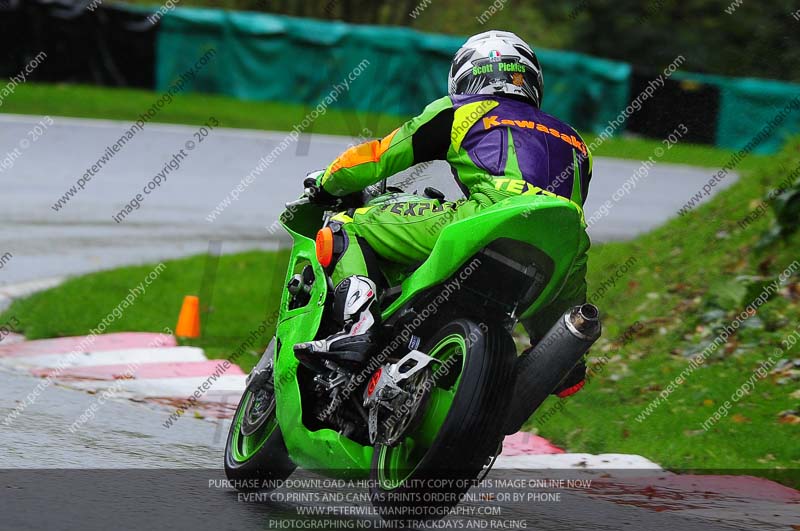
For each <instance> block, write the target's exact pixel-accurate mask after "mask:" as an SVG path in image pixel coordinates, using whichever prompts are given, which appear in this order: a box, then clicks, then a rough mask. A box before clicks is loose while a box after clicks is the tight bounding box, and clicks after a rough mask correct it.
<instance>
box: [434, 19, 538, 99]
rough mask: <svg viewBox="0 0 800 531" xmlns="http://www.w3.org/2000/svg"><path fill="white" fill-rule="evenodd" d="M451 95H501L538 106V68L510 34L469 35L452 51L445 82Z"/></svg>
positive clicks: (530, 53)
mask: <svg viewBox="0 0 800 531" xmlns="http://www.w3.org/2000/svg"><path fill="white" fill-rule="evenodd" d="M447 85H448V92H449V93H450V95H451V96H452V95H455V94H505V95H508V96H516V97H521V98H523V99H525V100H528V101H529V102H530V103H532V104H533V105H535V106H536V107H540V106H541V104H542V91H543V88H544V83H543V81H542V69H541V67H540V66H539V60H538V59H537V58H536V54H535V53H534V52H533V49H532V48H531V47H530V46H528V44H527V43H526V42H525V41H523V40H522V39H520V38H519V37H517V36H516V35H515V34H513V33H511V32H510V31H496V30H491V31H485V32H483V33H479V34H477V35H473V36H472V37H470V38H469V39H467V42H465V43H464V44H463V45H462V46H461V48H459V50H458V51H457V52H456V55H455V57H454V58H453V62H452V64H451V65H450V74H449V76H448V79H447Z"/></svg>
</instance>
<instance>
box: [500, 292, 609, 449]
mask: <svg viewBox="0 0 800 531" xmlns="http://www.w3.org/2000/svg"><path fill="white" fill-rule="evenodd" d="M599 313H600V312H599V311H598V309H597V307H596V306H594V305H593V304H582V305H580V306H575V307H573V308H570V309H569V310H568V311H567V312H566V313H565V314H564V315H563V316H562V317H560V318H559V319H558V321H556V323H555V324H554V325H553V327H552V328H551V329H550V330H549V331H548V332H547V334H545V335H544V337H543V338H542V339H541V341H539V342H538V343H537V344H536V346H535V347H534V348H533V349H531V350H529V351H528V352H527V353H525V354H523V355H522V356H520V357H519V358H517V366H516V368H515V375H516V381H515V383H514V394H513V396H512V397H511V406H510V408H509V411H508V416H507V417H506V422H505V425H504V432H505V433H506V434H508V435H510V434H512V433H516V432H517V431H519V429H520V428H521V427H522V424H523V423H525V421H526V420H528V418H530V416H531V415H533V413H534V411H536V409H537V408H538V407H539V406H540V405H542V402H544V401H545V399H546V398H547V397H548V395H549V394H550V393H551V392H552V391H553V389H555V388H556V386H558V384H559V383H561V381H562V380H563V379H564V378H565V377H566V376H567V374H569V371H570V370H572V368H573V367H574V366H575V365H577V363H578V362H579V361H580V359H581V357H583V355H584V354H586V352H587V351H588V350H589V348H590V347H591V346H592V345H593V344H594V342H595V341H597V339H598V338H599V337H600V332H601V328H602V327H601V325H600V315H599Z"/></svg>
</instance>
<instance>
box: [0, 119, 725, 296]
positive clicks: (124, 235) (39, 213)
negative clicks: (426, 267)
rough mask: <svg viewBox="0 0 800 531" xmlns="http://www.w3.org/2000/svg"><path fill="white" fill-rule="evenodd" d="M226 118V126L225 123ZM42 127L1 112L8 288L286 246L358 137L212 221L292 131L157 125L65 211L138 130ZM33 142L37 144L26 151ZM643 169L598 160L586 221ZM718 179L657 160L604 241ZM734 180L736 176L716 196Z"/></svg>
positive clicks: (327, 142) (274, 179)
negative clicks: (293, 205)
mask: <svg viewBox="0 0 800 531" xmlns="http://www.w3.org/2000/svg"><path fill="white" fill-rule="evenodd" d="M218 118H219V120H220V121H221V122H222V125H224V118H223V117H218ZM40 120H41V118H39V117H31V116H17V115H0V159H3V158H4V157H6V155H7V154H8V153H13V150H14V149H17V150H18V154H14V155H12V157H11V159H13V160H10V163H8V164H5V165H4V166H6V167H2V168H0V183H2V185H3V186H2V192H0V242H2V246H0V254H3V253H5V252H9V253H11V254H13V259H11V260H10V261H8V263H5V264H4V266H3V269H2V270H0V286H2V285H4V284H13V283H18V282H22V281H28V280H38V279H41V278H46V277H53V276H62V275H72V274H80V273H85V272H88V271H92V270H98V269H106V268H110V267H114V266H118V265H123V264H125V265H127V264H134V263H144V262H152V261H154V260H157V259H164V258H171V257H177V256H183V255H187V254H194V253H202V252H206V250H207V249H208V247H209V241H210V240H219V241H221V242H222V245H223V247H222V251H223V252H234V251H237V250H242V249H250V248H269V247H271V246H274V245H275V244H276V241H277V239H278V238H279V237H280V231H277V232H273V233H271V232H270V231H269V230H268V229H267V227H269V226H271V225H273V223H274V222H275V220H276V218H277V216H278V214H279V213H280V211H281V210H282V207H283V204H284V203H285V202H286V201H289V200H292V199H294V198H296V197H297V196H298V194H299V193H300V189H301V182H302V178H303V177H304V176H305V174H306V173H307V172H308V171H312V170H315V169H319V168H322V167H324V166H325V165H326V164H327V163H328V162H329V161H330V160H332V159H333V158H334V157H335V156H336V155H337V154H338V153H339V152H341V151H342V149H343V148H344V147H346V146H347V145H348V144H349V143H351V142H352V141H353V140H354V139H349V138H343V137H333V136H326V135H316V134H314V135H302V136H301V137H300V140H299V141H298V142H296V143H292V144H291V145H290V146H289V147H288V149H286V150H285V151H283V152H282V153H281V154H280V155H279V156H278V157H277V158H276V159H275V161H274V162H273V163H272V164H271V165H270V166H269V167H268V168H267V169H266V170H265V171H264V172H263V173H261V174H260V175H258V176H257V177H256V179H255V181H254V182H253V183H252V184H251V185H249V186H248V187H247V188H245V189H244V190H243V191H242V192H241V193H240V194H239V199H238V200H237V201H234V202H233V203H232V204H231V205H230V206H229V207H227V208H226V209H225V211H224V212H223V213H222V214H220V215H219V216H218V217H217V218H216V220H215V221H214V222H213V223H209V222H208V221H207V220H206V216H207V215H208V214H209V213H210V212H211V211H212V210H213V209H214V207H216V206H217V205H218V204H219V203H220V201H222V200H223V199H224V198H225V197H226V196H228V194H230V192H231V190H232V189H233V188H234V187H235V186H236V185H237V184H238V183H239V182H240V181H241V180H242V179H243V178H244V177H245V176H246V175H248V174H249V173H250V172H251V171H252V170H253V168H255V167H256V165H257V164H258V161H259V159H260V158H261V157H263V156H265V155H267V154H268V153H269V152H270V151H271V150H272V149H273V148H274V147H275V146H276V145H278V144H279V143H280V142H281V141H282V140H283V139H284V138H285V133H279V132H259V131H244V130H234V129H220V128H217V129H214V130H212V131H211V132H210V134H209V135H208V136H207V137H205V139H204V140H203V141H202V142H197V140H198V139H197V137H195V136H194V133H195V131H196V130H197V128H195V127H187V126H171V125H159V124H148V125H147V126H146V128H145V130H144V131H142V132H140V133H138V134H137V135H136V136H135V137H134V138H133V139H132V140H130V141H129V142H128V143H127V144H126V145H124V146H123V147H122V149H121V150H120V151H119V152H118V153H117V154H116V155H115V156H114V157H113V158H112V159H111V160H110V162H108V163H106V164H104V165H102V167H101V168H100V170H99V171H98V172H97V173H96V174H95V175H94V177H92V179H91V181H89V182H88V183H85V185H84V189H83V190H81V191H79V193H78V194H77V195H75V196H74V197H73V198H72V199H71V200H70V201H69V203H68V204H67V205H66V206H65V207H63V208H62V209H60V210H59V211H55V210H53V209H52V208H51V207H52V205H53V204H54V203H55V202H56V201H58V199H59V198H61V196H62V195H63V194H64V193H65V192H66V191H67V190H68V189H69V187H70V186H73V185H74V184H75V182H76V181H77V180H78V178H79V177H81V176H82V175H83V174H84V173H85V172H86V171H87V169H88V168H90V167H91V166H92V164H94V163H96V161H97V160H98V159H99V158H100V157H101V156H102V155H103V154H104V152H105V151H106V147H107V146H108V145H109V144H113V143H114V142H115V141H116V139H117V138H119V137H120V135H121V134H122V132H124V131H125V130H127V129H128V128H129V127H130V124H128V123H124V122H112V121H101V120H77V119H72V118H59V117H54V118H53V124H52V125H49V126H48V127H47V128H46V129H45V130H44V131H43V134H41V136H40V137H38V138H37V139H36V140H35V141H31V139H32V138H33V136H35V132H34V133H33V134H32V133H31V131H32V129H33V128H34V127H36V124H37V122H39V121H40ZM39 127H40V128H41V127H42V126H41V125H40V126H39ZM25 141H27V143H28V144H27V147H24V146H23V145H22V144H24V143H25ZM187 142H194V143H195V144H194V149H191V150H190V149H188V148H187ZM181 149H183V150H184V152H185V153H186V155H187V156H186V158H185V159H184V160H183V161H181V165H180V168H179V169H178V170H177V171H175V172H171V173H169V174H167V175H166V181H165V182H164V183H163V184H162V185H161V186H160V187H158V188H156V189H155V191H154V192H153V193H151V194H149V195H146V196H145V195H144V194H143V197H144V201H143V203H142V205H141V207H140V208H139V209H138V210H134V211H133V213H132V214H130V215H128V217H126V218H124V219H123V221H122V222H121V223H116V222H115V221H114V220H113V219H112V216H114V215H115V214H117V213H118V212H119V211H120V210H121V209H122V208H123V207H124V206H125V205H126V204H127V203H128V202H129V201H130V200H131V199H132V198H133V197H134V196H135V195H136V194H137V193H141V192H142V189H143V188H144V186H145V185H146V184H147V183H148V181H150V180H151V179H152V178H153V177H154V176H155V175H156V173H158V172H160V171H161V170H162V169H163V167H164V165H165V164H166V163H167V162H169V161H170V160H171V159H172V158H173V155H174V154H175V153H177V152H179V150H181ZM639 167H640V163H638V162H636V161H623V160H616V159H604V158H597V159H595V164H594V168H595V171H594V179H593V181H592V184H591V188H590V196H589V201H588V204H587V207H586V217H587V218H589V217H590V216H591V215H592V214H594V213H595V212H596V211H597V210H598V209H599V207H600V206H601V205H602V204H603V203H605V202H606V201H607V200H610V199H611V198H612V196H613V194H614V192H615V191H616V190H617V189H618V188H619V187H620V186H621V185H622V183H624V182H625V181H626V180H627V179H629V178H630V177H631V175H632V174H633V173H634V172H635V171H636V170H637V169H638V168H639ZM412 171H413V170H412ZM408 173H411V172H406V174H408ZM711 173H712V172H711V171H710V170H699V169H696V168H690V167H685V166H676V165H667V164H657V165H656V166H655V167H653V168H652V169H651V170H650V171H649V173H648V174H647V176H646V177H643V178H642V179H640V180H639V182H638V184H637V185H636V188H635V189H634V190H633V191H632V192H631V193H630V195H628V196H626V197H623V198H622V199H621V200H620V201H618V202H616V203H614V204H613V207H612V208H611V210H610V213H609V214H608V215H607V216H605V217H603V218H602V219H600V220H599V221H598V222H597V223H596V224H595V225H594V226H593V227H592V228H591V233H592V237H593V239H594V240H595V241H603V240H608V239H620V238H627V237H631V236H633V235H635V234H638V233H641V232H644V231H647V230H649V229H650V228H652V227H654V226H657V225H658V224H660V223H662V222H663V221H665V220H666V219H668V218H669V217H671V216H673V215H674V214H675V212H676V211H677V209H678V208H680V206H682V205H683V203H684V202H685V201H686V200H687V199H688V197H689V196H690V195H691V194H692V193H694V192H695V191H697V189H698V188H700V187H701V186H702V183H703V182H704V181H705V180H706V179H707V178H708V177H709V176H710V175H711ZM415 175H416V176H417V177H418V180H417V181H416V185H412V186H411V189H412V190H413V189H415V188H417V187H419V190H420V191H421V190H422V189H423V188H424V187H425V186H428V185H431V184H434V185H437V186H439V187H440V188H441V189H442V190H443V191H444V192H445V193H446V194H447V196H448V198H455V197H457V194H458V192H457V188H456V186H455V184H454V183H453V181H452V178H450V173H449V170H448V168H447V166H446V164H444V163H436V164H434V165H430V166H429V167H427V168H424V169H423V170H422V171H417V173H416V174H415ZM434 176H435V177H434ZM403 178H404V177H402V176H401V177H399V179H400V180H402V179H403ZM733 180H734V177H729V178H728V179H727V180H726V181H724V182H723V183H722V184H721V185H719V186H717V187H716V188H715V189H714V190H715V191H717V190H719V189H721V188H724V187H725V186H727V185H729V184H730V183H732V182H733Z"/></svg>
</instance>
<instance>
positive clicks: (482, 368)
mask: <svg viewBox="0 0 800 531" xmlns="http://www.w3.org/2000/svg"><path fill="white" fill-rule="evenodd" d="M445 349H449V350H445ZM459 349H460V350H462V352H461V353H458V352H457V350H459ZM420 350H421V351H422V352H425V353H427V354H428V355H430V356H433V357H435V358H437V359H453V356H461V357H462V360H461V361H462V363H461V364H460V367H461V371H460V374H459V375H458V376H457V381H454V382H452V386H453V387H454V389H453V390H451V391H448V390H447V389H446V386H447V385H448V384H449V383H450V382H448V381H447V378H448V376H450V374H449V372H448V373H445V374H443V375H441V376H440V377H438V378H436V383H435V385H434V387H433V391H432V394H431V399H430V400H429V402H428V405H427V407H426V410H425V412H423V413H422V414H421V417H422V421H421V422H420V426H421V427H420V428H418V429H417V431H415V432H414V433H411V434H409V436H407V437H405V438H404V439H403V441H402V442H400V443H399V444H397V445H395V446H393V447H387V446H384V445H381V444H377V445H375V452H374V455H373V459H372V467H371V471H370V479H371V481H370V490H371V495H372V496H371V498H372V503H373V505H374V506H375V507H376V508H377V510H378V513H379V514H381V516H383V517H384V518H386V519H393V520H397V519H412V520H431V519H438V518H441V517H443V516H445V515H446V514H447V513H448V512H449V511H450V509H451V508H452V507H454V506H455V505H457V504H458V503H459V501H460V498H461V496H462V495H463V494H464V493H466V492H467V491H468V490H469V488H470V487H471V486H472V484H473V483H474V480H475V479H476V478H477V477H478V476H479V474H480V473H481V472H482V470H483V468H484V466H485V465H486V464H487V462H488V461H489V459H490V458H491V457H492V456H493V455H494V454H495V453H496V452H497V449H498V446H499V445H500V443H501V441H502V437H503V433H502V427H503V421H504V419H505V411H506V408H507V407H508V404H509V401H510V398H511V388H512V384H513V381H514V380H513V369H514V361H515V359H516V348H515V346H514V341H513V340H512V339H511V337H510V336H509V334H508V333H507V332H506V331H505V330H504V329H503V328H502V327H500V326H499V325H494V324H491V325H488V326H487V325H485V324H483V323H481V324H480V325H479V324H477V323H476V322H474V321H471V320H468V319H458V320H455V321H452V322H450V323H448V324H447V325H445V326H444V327H442V328H441V330H440V331H439V332H438V333H436V334H435V335H434V336H433V337H431V338H430V339H429V340H428V341H426V342H425V344H424V345H423V347H422V348H421V349H420ZM447 352H449V355H448V354H447ZM458 366H459V364H458V363H452V365H451V367H458ZM434 374H435V369H434ZM450 377H451V379H452V376H450ZM440 388H442V389H441V390H440ZM446 392H449V393H450V394H448V395H447V397H448V400H449V399H450V398H449V397H452V403H451V404H450V406H449V410H445V411H446V413H444V415H446V416H444V420H443V421H439V422H441V427H440V428H439V429H438V432H437V431H434V432H433V434H434V435H433V440H432V442H430V443H429V445H428V446H427V448H426V447H425V446H426V445H425V443H424V442H420V441H417V440H415V439H414V435H415V434H421V433H423V429H424V428H425V427H427V431H426V432H425V433H431V432H430V427H431V426H432V425H433V426H436V425H437V424H435V423H434V424H431V422H432V421H431V420H430V418H429V417H430V416H433V415H434V411H437V409H436V408H438V407H439V406H438V405H437V404H441V403H442V398H438V399H437V398H436V395H437V393H438V396H439V397H441V396H445V395H444V394H443V393H446ZM439 415H440V416H443V414H442V413H441V412H440V413H439ZM433 422H435V421H433ZM428 437H430V435H428ZM409 439H412V440H411V441H409ZM423 439H424V436H422V435H420V440H423ZM415 454H416V456H415Z"/></svg>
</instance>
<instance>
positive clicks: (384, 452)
mask: <svg viewBox="0 0 800 531" xmlns="http://www.w3.org/2000/svg"><path fill="white" fill-rule="evenodd" d="M427 354H428V355H429V356H431V357H432V358H436V359H437V360H440V361H441V362H442V363H437V364H434V368H433V373H434V386H433V388H432V389H431V394H430V397H429V399H428V402H427V406H426V410H425V413H423V415H422V419H421V420H420V422H418V423H417V428H416V429H415V430H414V432H413V433H411V434H409V435H408V436H406V437H405V438H404V440H403V441H402V442H400V443H398V444H397V445H395V446H384V445H381V446H380V447H379V449H378V452H379V453H378V467H377V473H378V485H379V486H380V488H381V489H383V490H394V489H397V488H398V487H400V486H402V484H403V483H404V482H405V481H406V480H407V479H408V478H409V477H410V476H411V475H412V474H413V473H414V471H415V470H416V469H417V467H418V466H419V464H420V463H421V462H422V460H423V458H424V457H425V455H426V454H427V453H428V450H430V447H431V446H432V445H433V442H434V440H435V438H436V435H437V434H438V433H439V431H440V430H441V428H442V425H443V424H444V421H445V419H446V418H447V414H448V413H449V411H450V408H451V407H452V405H453V400H454V399H455V395H456V391H457V390H458V387H459V385H460V383H461V374H462V372H463V370H464V361H465V359H466V354H467V343H466V340H465V338H464V336H462V335H460V334H450V335H448V336H446V337H444V338H442V339H441V340H440V341H439V342H438V343H437V344H436V345H435V346H434V347H433V348H432V349H431V350H430V352H428V353H427ZM442 371H443V372H442ZM437 375H438V376H437Z"/></svg>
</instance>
